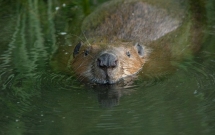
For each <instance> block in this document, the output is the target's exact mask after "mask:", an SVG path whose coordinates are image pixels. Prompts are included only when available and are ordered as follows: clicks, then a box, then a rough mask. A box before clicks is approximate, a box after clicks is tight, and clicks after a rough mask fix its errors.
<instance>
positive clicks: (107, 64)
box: [69, 42, 148, 84]
mask: <svg viewBox="0 0 215 135" xmlns="http://www.w3.org/2000/svg"><path fill="white" fill-rule="evenodd" d="M147 53H148V50H147V49H146V47H145V46H143V45H141V44H139V43H135V44H132V43H130V42H120V43H114V44H109V45H106V44H101V43H100V45H99V44H93V45H89V46H88V45H85V44H83V43H78V44H77V45H76V46H75V48H74V52H73V60H72V61H71V62H70V63H69V65H70V66H71V67H72V68H73V70H74V71H75V73H76V74H77V75H78V76H79V78H80V79H82V80H86V81H88V82H91V83H97V84H114V83H116V82H118V81H119V80H123V79H124V78H126V77H130V76H132V75H135V74H136V73H138V72H139V71H140V69H141V68H142V66H143V64H144V63H145V62H146V60H147Z"/></svg>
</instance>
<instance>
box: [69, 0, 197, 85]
mask: <svg viewBox="0 0 215 135" xmlns="http://www.w3.org/2000/svg"><path fill="white" fill-rule="evenodd" d="M192 21H195V20H194V19H193V20H192V19H191V18H190V17H189V14H188V13H187V12H186V6H185V5H184V3H183V2H178V1H174V0H166V1H165V2H164V1H162V2H161V1H158V0H154V1H149V0H115V1H110V2H107V3H105V4H103V5H102V6H101V7H100V8H99V9H97V10H96V11H95V12H93V13H92V14H90V15H89V16H88V17H86V18H85V20H84V21H83V24H82V31H83V35H84V36H85V38H86V42H79V43H78V44H77V45H76V46H75V47H73V49H74V50H73V55H72V57H70V59H68V62H67V64H68V65H67V67H69V68H72V69H73V71H74V72H75V74H76V75H77V76H78V78H79V79H80V80H84V81H87V82H90V83H96V84H114V83H117V82H119V81H120V80H126V78H130V77H134V76H136V74H137V73H139V72H140V71H142V72H141V73H139V74H142V75H141V76H144V77H149V76H153V74H156V75H155V76H158V74H163V72H170V71H171V70H172V69H173V68H172V67H173V65H172V61H173V60H174V61H178V60H181V59H183V58H185V57H189V56H190V55H192V53H193V52H195V51H196V50H198V48H199V44H196V41H195V42H194V40H193V39H195V38H198V37H199V36H200V35H201V34H199V33H200V32H199V30H200V28H199V27H196V26H194V25H193V22H192ZM194 33H195V34H194Z"/></svg>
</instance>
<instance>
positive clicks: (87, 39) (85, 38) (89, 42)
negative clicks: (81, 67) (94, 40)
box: [81, 31, 91, 46]
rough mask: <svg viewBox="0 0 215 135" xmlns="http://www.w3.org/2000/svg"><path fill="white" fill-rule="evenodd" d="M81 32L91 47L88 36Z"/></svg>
mask: <svg viewBox="0 0 215 135" xmlns="http://www.w3.org/2000/svg"><path fill="white" fill-rule="evenodd" d="M81 32H82V34H83V35H84V38H85V39H86V41H87V43H88V45H89V46H91V44H90V42H89V40H88V39H87V37H86V35H85V34H84V32H83V31H81Z"/></svg>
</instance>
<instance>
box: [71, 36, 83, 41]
mask: <svg viewBox="0 0 215 135" xmlns="http://www.w3.org/2000/svg"><path fill="white" fill-rule="evenodd" d="M70 35H71V36H75V37H77V38H79V39H80V40H81V41H82V42H84V40H83V39H82V38H81V37H80V36H78V35H75V34H70Z"/></svg>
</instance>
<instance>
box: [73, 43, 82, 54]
mask: <svg viewBox="0 0 215 135" xmlns="http://www.w3.org/2000/svg"><path fill="white" fill-rule="evenodd" d="M81 45H82V43H81V42H79V43H78V44H77V45H76V46H75V48H74V51H73V57H75V56H76V55H77V54H78V53H79V50H80V48H81Z"/></svg>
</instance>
